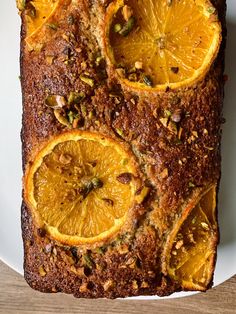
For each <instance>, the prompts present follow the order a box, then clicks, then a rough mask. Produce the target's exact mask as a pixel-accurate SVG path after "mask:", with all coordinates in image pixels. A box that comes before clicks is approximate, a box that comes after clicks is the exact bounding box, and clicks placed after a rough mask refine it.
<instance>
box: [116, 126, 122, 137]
mask: <svg viewBox="0 0 236 314" xmlns="http://www.w3.org/2000/svg"><path fill="white" fill-rule="evenodd" d="M116 132H117V134H118V135H119V136H120V137H124V132H123V131H122V130H121V129H118V128H116Z"/></svg>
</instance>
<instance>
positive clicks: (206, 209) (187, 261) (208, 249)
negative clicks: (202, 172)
mask: <svg viewBox="0 0 236 314" xmlns="http://www.w3.org/2000/svg"><path fill="white" fill-rule="evenodd" d="M215 193H216V188H215V186H214V187H211V188H210V189H209V190H208V191H207V192H205V193H204V194H203V195H201V196H200V199H198V201H197V204H196V205H195V206H194V207H193V208H191V209H190V211H189V209H187V211H185V212H184V214H183V216H182V218H181V219H180V221H179V222H178V223H177V224H176V225H175V227H174V230H173V231H172V232H171V234H170V235H169V237H168V240H167V248H166V250H165V254H166V260H167V273H168V275H169V276H170V277H172V278H173V279H174V280H176V281H178V282H179V283H180V285H181V287H182V288H183V289H190V290H206V288H207V287H208V285H209V284H210V283H211V279H212V278H211V276H212V269H213V267H214V261H215V246H216V245H217V237H216V224H215V218H214V220H213V219H212V217H215ZM213 198H214V201H213V202H212V200H213Z"/></svg>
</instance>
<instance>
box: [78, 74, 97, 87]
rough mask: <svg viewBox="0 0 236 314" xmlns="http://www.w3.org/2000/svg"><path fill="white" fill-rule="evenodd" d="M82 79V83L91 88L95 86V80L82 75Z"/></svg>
mask: <svg viewBox="0 0 236 314" xmlns="http://www.w3.org/2000/svg"><path fill="white" fill-rule="evenodd" d="M80 79H81V81H83V82H84V83H86V84H88V85H89V86H91V87H93V86H94V80H93V79H91V78H90V77H88V76H85V75H80Z"/></svg>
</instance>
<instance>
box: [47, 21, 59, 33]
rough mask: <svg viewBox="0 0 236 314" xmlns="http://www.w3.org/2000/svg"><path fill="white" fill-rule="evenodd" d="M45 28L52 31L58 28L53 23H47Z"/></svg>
mask: <svg viewBox="0 0 236 314" xmlns="http://www.w3.org/2000/svg"><path fill="white" fill-rule="evenodd" d="M46 26H47V27H48V28H50V29H52V30H53V31H56V30H57V28H58V26H57V24H55V23H48V24H46Z"/></svg>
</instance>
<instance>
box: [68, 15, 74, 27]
mask: <svg viewBox="0 0 236 314" xmlns="http://www.w3.org/2000/svg"><path fill="white" fill-rule="evenodd" d="M67 21H68V23H69V24H71V25H73V24H74V23H75V19H74V17H73V15H69V16H68V18H67Z"/></svg>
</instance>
